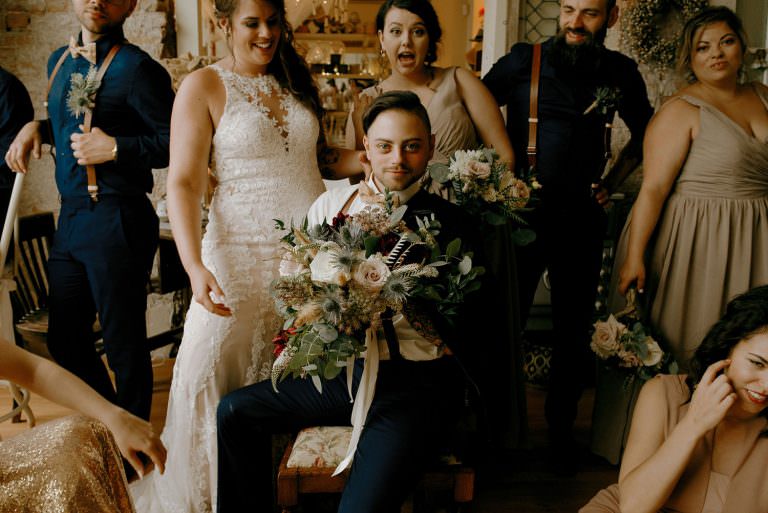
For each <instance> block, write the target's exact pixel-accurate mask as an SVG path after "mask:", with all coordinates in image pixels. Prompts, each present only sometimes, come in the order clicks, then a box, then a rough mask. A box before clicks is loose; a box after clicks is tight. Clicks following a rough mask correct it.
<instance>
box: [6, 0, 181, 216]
mask: <svg viewBox="0 0 768 513" xmlns="http://www.w3.org/2000/svg"><path fill="white" fill-rule="evenodd" d="M171 17H172V6H171V3H170V0H139V1H138V4H137V6H136V10H135V11H134V12H133V14H132V15H131V16H130V17H129V18H128V20H127V21H126V24H125V35H126V37H127V38H128V40H129V41H131V42H132V43H134V44H137V45H139V46H141V47H142V48H143V49H144V50H146V51H147V52H148V53H149V54H150V55H152V56H153V57H155V58H157V59H160V58H161V57H171V56H173V53H174V52H175V38H174V37H173V34H174V31H173V26H174V25H173V23H172V22H171V23H169V19H172V18H171ZM78 31H79V25H78V23H77V19H76V18H75V16H74V13H73V11H72V4H71V1H70V0H3V1H2V2H0V65H1V66H2V67H3V68H5V69H7V70H9V71H10V72H11V73H13V74H14V75H16V76H17V77H19V79H20V80H21V81H22V82H23V83H24V85H25V86H26V87H27V90H28V91H29V94H30V96H31V97H32V103H33V105H34V106H35V117H36V118H38V119H41V118H45V117H47V114H46V112H45V108H44V106H43V101H44V96H45V88H46V80H47V78H46V63H47V61H48V56H49V55H50V54H51V52H52V51H53V50H55V49H56V48H58V47H60V46H61V45H64V44H66V43H67V42H68V41H69V37H70V36H74V35H77V33H78ZM53 168H54V164H53V159H52V158H51V157H50V156H49V155H48V154H45V155H44V156H43V158H42V159H40V160H39V161H33V163H32V166H31V171H30V173H29V176H28V177H27V180H26V181H25V184H24V192H23V194H22V199H21V204H20V207H19V213H20V214H22V215H24V214H29V213H33V212H41V211H54V212H58V209H59V200H58V192H57V190H56V184H55V183H54V177H53ZM155 181H156V187H155V191H154V192H153V199H154V200H156V199H157V198H159V197H160V196H161V195H162V194H163V192H164V187H165V170H159V171H155Z"/></svg>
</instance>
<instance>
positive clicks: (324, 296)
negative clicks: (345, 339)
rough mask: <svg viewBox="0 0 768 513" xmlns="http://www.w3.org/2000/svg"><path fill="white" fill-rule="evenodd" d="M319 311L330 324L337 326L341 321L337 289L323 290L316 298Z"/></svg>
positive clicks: (340, 298)
mask: <svg viewBox="0 0 768 513" xmlns="http://www.w3.org/2000/svg"><path fill="white" fill-rule="evenodd" d="M317 300H318V304H319V305H320V310H321V311H322V315H323V317H324V318H325V319H326V320H327V321H328V322H329V323H331V324H338V323H339V321H341V313H342V311H343V308H342V301H343V300H342V297H341V294H340V293H339V292H338V289H336V290H334V289H331V288H325V289H323V290H322V291H321V292H320V294H318V297H317Z"/></svg>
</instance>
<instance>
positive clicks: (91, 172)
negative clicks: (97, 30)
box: [45, 43, 122, 201]
mask: <svg viewBox="0 0 768 513" xmlns="http://www.w3.org/2000/svg"><path fill="white" fill-rule="evenodd" d="M121 46H122V45H121V44H120V43H117V44H115V45H114V46H113V47H112V48H110V50H109V53H108V54H107V56H106V57H105V58H104V61H103V62H102V63H101V66H100V67H99V71H98V72H97V74H96V80H97V81H99V82H100V81H101V79H102V78H104V74H105V73H106V72H107V68H109V65H110V64H111V63H112V59H113V58H114V57H115V55H116V54H117V52H118V51H119V50H120V47H121ZM69 55H70V52H69V50H64V53H62V54H61V57H59V60H58V62H57V63H56V66H54V68H53V71H52V72H51V76H50V77H49V78H48V87H47V88H46V90H45V110H46V111H47V110H48V95H49V94H50V92H51V86H52V85H53V79H54V78H55V77H56V74H57V73H58V72H59V69H60V68H61V65H62V64H64V61H65V60H66V58H67V57H68V56H69ZM94 103H95V102H94ZM94 108H95V106H94ZM48 116H49V118H50V113H49V114H48ZM92 121H93V109H88V110H87V111H86V112H85V119H84V121H83V133H86V134H87V133H88V132H90V131H91V122H92ZM48 130H49V131H50V130H51V125H50V121H49V122H48ZM49 135H50V140H51V145H53V143H54V140H53V134H51V133H49ZM85 171H86V173H87V174H88V195H89V196H90V197H91V199H92V200H93V201H99V185H98V183H97V182H96V168H95V167H94V166H93V165H90V164H89V165H87V166H85Z"/></svg>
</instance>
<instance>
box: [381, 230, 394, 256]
mask: <svg viewBox="0 0 768 513" xmlns="http://www.w3.org/2000/svg"><path fill="white" fill-rule="evenodd" d="M399 240H400V235H398V234H397V233H395V232H387V233H385V234H384V235H382V236H381V237H380V238H379V243H378V247H377V249H378V250H379V253H381V254H382V255H388V254H389V252H390V251H392V248H394V247H395V244H397V241H399Z"/></svg>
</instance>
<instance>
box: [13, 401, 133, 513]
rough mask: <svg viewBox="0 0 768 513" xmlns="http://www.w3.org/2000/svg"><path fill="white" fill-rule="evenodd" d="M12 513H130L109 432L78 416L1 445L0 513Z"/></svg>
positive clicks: (118, 455) (50, 424) (56, 421)
mask: <svg viewBox="0 0 768 513" xmlns="http://www.w3.org/2000/svg"><path fill="white" fill-rule="evenodd" d="M11 512H12V513H27V512H28V513H33V512H34V513H75V512H83V513H85V512H87V513H128V512H130V513H133V512H134V509H133V504H132V503H131V499H130V496H129V495H128V489H127V484H126V480H125V472H124V470H123V464H122V460H121V458H120V452H119V451H118V449H117V445H116V444H115V441H114V439H113V438H112V434H111V433H110V432H109V430H108V429H107V428H106V427H105V426H104V425H103V424H102V423H100V422H98V421H96V420H93V419H90V418H88V417H84V416H79V415H78V416H71V417H64V418H61V419H58V420H55V421H52V422H48V423H46V424H43V425H41V426H38V427H36V428H34V429H31V430H29V431H26V432H24V433H21V434H19V435H17V436H15V437H13V438H10V439H8V440H4V441H3V442H0V513H11Z"/></svg>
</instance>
